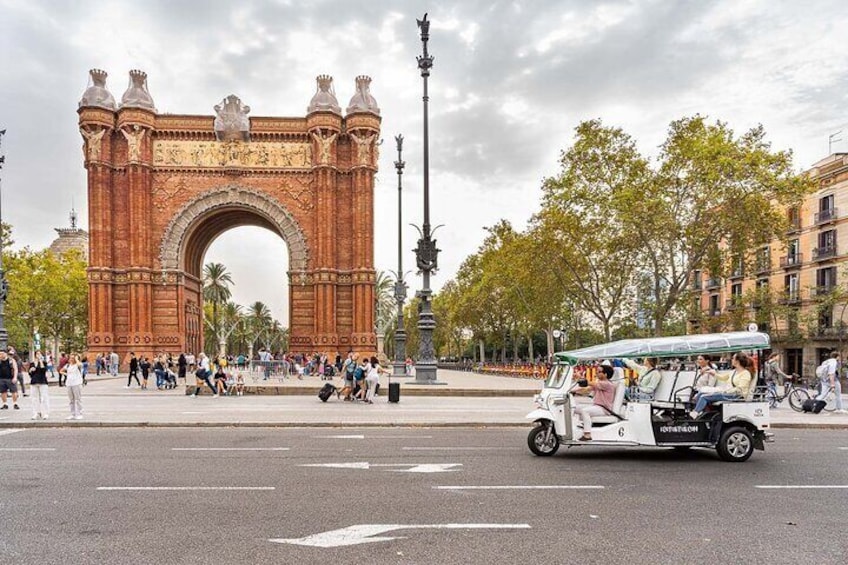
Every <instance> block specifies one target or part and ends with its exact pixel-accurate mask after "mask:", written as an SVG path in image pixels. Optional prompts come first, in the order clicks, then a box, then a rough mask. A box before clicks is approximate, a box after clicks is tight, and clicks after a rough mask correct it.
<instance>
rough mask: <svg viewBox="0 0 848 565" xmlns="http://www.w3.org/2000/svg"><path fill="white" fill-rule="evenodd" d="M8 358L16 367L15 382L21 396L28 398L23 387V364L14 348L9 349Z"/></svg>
mask: <svg viewBox="0 0 848 565" xmlns="http://www.w3.org/2000/svg"><path fill="white" fill-rule="evenodd" d="M9 357H10V358H11V359H12V362H14V363H15V365H17V367H16V368H17V370H18V372H17V375H18V377H17V380H18V387H19V388H20V389H21V396H29V395H28V394H27V393H26V387H25V386H24V362H23V361H22V360H21V358H20V356H19V355H18V352H17V351H15V348H14V347H11V346H10V347H9Z"/></svg>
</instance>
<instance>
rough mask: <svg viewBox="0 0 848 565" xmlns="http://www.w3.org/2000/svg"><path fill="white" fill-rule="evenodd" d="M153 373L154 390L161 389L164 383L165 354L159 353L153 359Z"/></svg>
mask: <svg viewBox="0 0 848 565" xmlns="http://www.w3.org/2000/svg"><path fill="white" fill-rule="evenodd" d="M153 374H155V375H156V390H162V386H163V385H164V383H165V356H164V355H159V356H158V357H156V358H155V360H154V361H153Z"/></svg>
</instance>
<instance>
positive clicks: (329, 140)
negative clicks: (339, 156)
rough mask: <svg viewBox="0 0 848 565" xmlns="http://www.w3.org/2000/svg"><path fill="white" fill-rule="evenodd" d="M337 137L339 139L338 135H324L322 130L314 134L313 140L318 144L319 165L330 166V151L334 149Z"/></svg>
mask: <svg viewBox="0 0 848 565" xmlns="http://www.w3.org/2000/svg"><path fill="white" fill-rule="evenodd" d="M336 137H338V134H337V133H331V134H328V135H324V134H323V133H322V132H321V130H318V131H317V132H315V131H313V132H312V138H313V139H315V141H317V142H318V163H319V164H320V165H329V164H330V149H331V148H332V146H333V142H334V141H335V140H336Z"/></svg>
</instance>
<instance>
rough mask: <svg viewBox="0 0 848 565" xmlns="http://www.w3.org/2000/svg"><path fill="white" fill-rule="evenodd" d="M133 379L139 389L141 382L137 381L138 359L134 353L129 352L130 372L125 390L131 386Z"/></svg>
mask: <svg viewBox="0 0 848 565" xmlns="http://www.w3.org/2000/svg"><path fill="white" fill-rule="evenodd" d="M133 379H135V384H137V385H138V386H139V388H140V387H141V382H140V381H139V380H138V357H136V356H135V352H132V351H131V352H130V372H129V374H128V375H127V388H130V386H131V385H132V380H133Z"/></svg>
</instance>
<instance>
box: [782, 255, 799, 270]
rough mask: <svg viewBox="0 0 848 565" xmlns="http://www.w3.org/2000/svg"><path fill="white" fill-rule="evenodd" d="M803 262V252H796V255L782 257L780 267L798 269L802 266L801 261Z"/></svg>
mask: <svg viewBox="0 0 848 565" xmlns="http://www.w3.org/2000/svg"><path fill="white" fill-rule="evenodd" d="M803 262H804V256H803V255H802V254H801V253H795V254H794V255H786V256H784V257H781V258H780V268H781V269H797V268H799V267H800V266H801V263H803Z"/></svg>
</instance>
